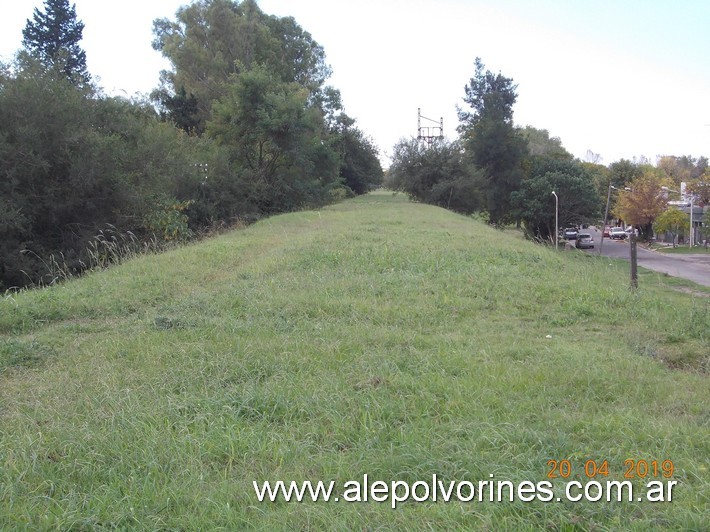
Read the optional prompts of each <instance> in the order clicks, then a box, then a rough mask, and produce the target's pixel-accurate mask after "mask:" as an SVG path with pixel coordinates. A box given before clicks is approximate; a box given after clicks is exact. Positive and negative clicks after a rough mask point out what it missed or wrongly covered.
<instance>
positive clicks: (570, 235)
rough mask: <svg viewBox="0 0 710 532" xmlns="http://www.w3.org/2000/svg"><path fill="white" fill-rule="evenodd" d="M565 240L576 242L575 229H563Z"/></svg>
mask: <svg viewBox="0 0 710 532" xmlns="http://www.w3.org/2000/svg"><path fill="white" fill-rule="evenodd" d="M563 234H564V237H565V240H576V239H577V228H576V227H568V228H567V229H565V232H564V233H563Z"/></svg>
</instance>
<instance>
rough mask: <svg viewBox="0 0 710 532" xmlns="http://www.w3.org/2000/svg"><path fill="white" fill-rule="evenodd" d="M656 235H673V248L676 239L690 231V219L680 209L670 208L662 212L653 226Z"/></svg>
mask: <svg viewBox="0 0 710 532" xmlns="http://www.w3.org/2000/svg"><path fill="white" fill-rule="evenodd" d="M654 225H655V228H656V233H671V235H673V247H676V237H677V236H678V235H679V234H680V233H681V232H683V233H685V232H686V231H688V229H690V219H689V217H688V215H687V214H686V213H684V212H683V211H681V210H680V209H675V208H670V209H666V210H665V211H663V212H662V213H661V214H660V215H659V216H658V217H657V218H656V223H655V224H654Z"/></svg>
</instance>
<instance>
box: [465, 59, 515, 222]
mask: <svg viewBox="0 0 710 532" xmlns="http://www.w3.org/2000/svg"><path fill="white" fill-rule="evenodd" d="M484 69H485V66H484V64H483V62H482V61H481V59H480V58H479V57H477V58H476V61H475V73H474V77H473V78H471V80H470V81H469V83H468V84H467V85H466V87H465V88H464V90H465V97H464V102H466V103H467V104H468V105H469V106H470V107H471V111H465V110H462V109H459V111H458V114H459V121H460V125H459V132H460V133H461V134H462V136H463V145H464V149H465V151H466V153H467V155H468V156H469V157H470V161H471V163H472V165H473V166H474V168H476V169H479V170H481V171H482V172H483V173H484V175H485V184H484V187H485V195H486V207H487V211H488V217H489V223H492V224H500V223H504V222H506V221H509V220H510V219H511V208H510V194H511V192H513V191H514V190H517V188H518V186H519V185H520V181H521V179H522V177H523V168H522V162H523V160H524V158H525V156H526V150H527V148H526V143H525V140H524V139H523V138H522V136H521V135H520V134H519V133H518V132H517V131H516V130H515V128H514V127H513V105H514V104H515V101H516V99H517V93H516V89H517V85H514V84H513V80H512V79H511V78H506V77H504V76H503V75H502V74H500V73H499V74H497V75H496V74H493V73H492V72H491V71H489V70H484Z"/></svg>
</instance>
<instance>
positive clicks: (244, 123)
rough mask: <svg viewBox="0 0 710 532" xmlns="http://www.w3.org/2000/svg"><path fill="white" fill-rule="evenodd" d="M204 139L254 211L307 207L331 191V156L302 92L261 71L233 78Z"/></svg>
mask: <svg viewBox="0 0 710 532" xmlns="http://www.w3.org/2000/svg"><path fill="white" fill-rule="evenodd" d="M207 133H208V135H209V136H210V137H211V138H213V139H215V140H216V141H217V143H218V144H219V145H221V146H225V147H226V148H227V149H228V150H229V151H230V159H231V162H232V165H233V168H234V171H235V172H237V173H238V179H239V180H240V181H241V182H242V183H243V188H244V191H245V192H246V193H247V194H248V196H249V197H250V198H251V201H252V202H253V203H254V204H255V205H256V206H257V209H258V212H259V213H262V214H271V213H274V212H279V211H284V210H291V209H295V208H299V207H302V206H304V205H308V204H310V203H312V202H314V201H316V202H317V201H318V200H317V198H318V197H320V198H321V199H322V197H323V196H322V195H323V194H325V193H326V191H327V190H329V189H330V188H333V187H334V186H337V184H338V183H336V179H337V174H338V170H337V167H338V160H337V153H336V152H335V150H334V149H333V148H332V146H331V145H330V142H331V139H329V138H327V134H326V132H325V131H324V126H323V116H322V114H321V112H320V109H318V108H317V107H313V106H312V105H310V104H309V102H308V91H307V90H306V89H305V88H303V87H302V86H301V85H299V84H298V83H295V82H290V83H287V82H283V81H281V80H280V79H279V78H278V77H277V76H276V75H274V74H273V73H271V72H270V71H268V70H267V69H266V68H265V67H263V66H257V67H254V68H252V69H251V70H248V71H245V72H242V73H240V74H238V75H235V76H233V79H232V82H231V83H230V91H229V93H228V94H227V95H226V96H225V97H224V98H222V99H221V100H219V101H217V102H215V104H214V117H213V119H212V120H211V121H210V122H208V124H207Z"/></svg>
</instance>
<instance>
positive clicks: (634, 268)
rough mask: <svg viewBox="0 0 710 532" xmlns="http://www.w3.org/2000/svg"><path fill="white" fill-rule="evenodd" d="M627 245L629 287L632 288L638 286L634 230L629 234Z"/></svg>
mask: <svg viewBox="0 0 710 532" xmlns="http://www.w3.org/2000/svg"><path fill="white" fill-rule="evenodd" d="M629 239H630V242H629V247H630V248H631V289H632V290H634V289H636V288H638V286H639V281H638V268H637V261H636V230H635V229H634V230H633V231H631V235H629Z"/></svg>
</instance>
